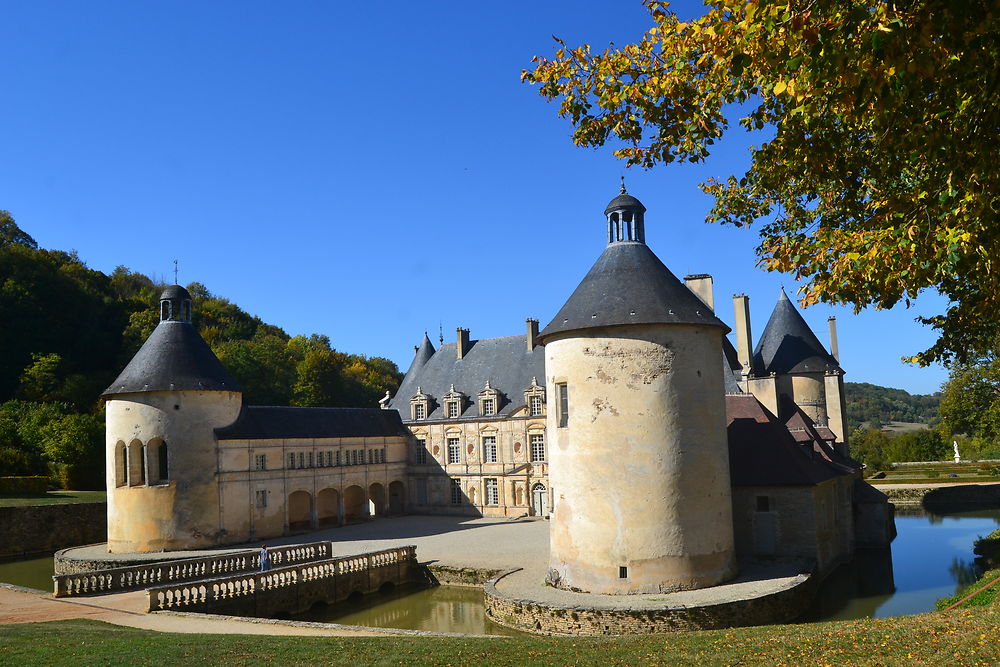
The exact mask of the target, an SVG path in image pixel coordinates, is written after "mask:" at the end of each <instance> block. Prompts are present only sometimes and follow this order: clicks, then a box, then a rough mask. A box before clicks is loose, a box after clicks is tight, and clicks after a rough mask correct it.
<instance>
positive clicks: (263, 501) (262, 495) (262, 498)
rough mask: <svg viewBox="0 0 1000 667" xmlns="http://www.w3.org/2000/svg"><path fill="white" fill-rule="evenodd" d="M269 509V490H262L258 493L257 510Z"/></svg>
mask: <svg viewBox="0 0 1000 667" xmlns="http://www.w3.org/2000/svg"><path fill="white" fill-rule="evenodd" d="M265 507H267V490H266V489H261V490H260V491H258V492H257V509H259V510H262V509H264V508H265Z"/></svg>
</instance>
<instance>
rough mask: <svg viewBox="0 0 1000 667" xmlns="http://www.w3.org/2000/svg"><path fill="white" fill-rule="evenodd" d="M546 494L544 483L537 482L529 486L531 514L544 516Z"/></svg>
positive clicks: (546, 512)
mask: <svg viewBox="0 0 1000 667" xmlns="http://www.w3.org/2000/svg"><path fill="white" fill-rule="evenodd" d="M548 505H549V504H548V496H547V491H546V489H545V485H544V484H542V483H541V482H537V483H536V484H534V485H533V486H532V487H531V514H532V516H545V515H547V514H548V513H549V511H548Z"/></svg>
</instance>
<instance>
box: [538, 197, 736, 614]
mask: <svg viewBox="0 0 1000 667" xmlns="http://www.w3.org/2000/svg"><path fill="white" fill-rule="evenodd" d="M645 211H646V208H645V206H643V205H642V203H641V202H639V200H638V199H636V198H635V197H632V196H631V195H629V194H628V193H627V192H625V190H624V186H623V187H622V192H621V194H620V195H619V196H617V197H615V199H613V200H612V201H611V203H610V204H608V207H607V209H606V211H605V213H606V216H607V220H608V237H607V239H608V245H607V247H606V248H605V250H604V252H603V253H602V254H601V256H600V257H599V258H598V259H597V262H596V263H595V264H594V266H593V267H592V268H591V269H590V271H589V272H588V273H587V275H586V277H584V279H583V281H582V282H581V283H580V285H579V286H578V287H577V288H576V290H575V291H574V292H573V294H572V295H571V296H570V298H569V300H568V301H567V302H566V304H565V305H564V306H563V307H562V309H561V310H560V311H559V312H558V314H557V315H556V316H555V318H554V319H553V320H552V321H551V322H550V323H549V324H548V326H546V327H545V329H544V330H543V331H542V332H541V334H540V335H539V343H540V344H541V345H544V346H545V373H546V394H547V396H548V397H549V398H548V400H549V404H550V406H552V407H553V408H554V409H550V410H549V411H548V415H547V421H548V423H547V433H548V437H549V440H550V442H551V443H552V446H551V447H550V454H549V458H550V482H551V486H552V489H553V493H554V494H555V500H554V509H553V512H552V514H551V528H550V533H549V534H550V559H549V570H548V581H549V583H551V584H552V585H553V586H556V587H560V588H567V589H572V590H583V591H589V592H593V593H602V594H627V593H658V592H664V591H673V590H685V589H694V588H701V587H705V586H712V585H715V584H718V583H721V582H723V581H725V580H727V579H729V578H731V577H732V576H734V575H735V573H736V560H735V553H734V546H733V523H732V498H731V489H730V482H729V463H728V448H727V441H726V420H725V403H724V393H725V389H724V386H723V375H722V373H721V372H720V371H721V368H720V360H721V359H722V358H723V350H722V339H723V336H724V335H725V333H726V332H727V331H728V328H727V327H726V326H725V324H723V323H722V322H721V321H720V320H719V319H717V318H716V317H715V315H714V314H713V313H712V311H711V309H710V308H709V307H708V306H707V305H706V304H705V303H703V302H702V300H700V299H699V298H698V297H697V296H695V295H694V294H693V293H692V292H691V291H690V290H689V289H688V288H687V287H685V286H684V284H683V283H682V282H681V281H680V280H678V279H677V278H676V277H675V276H674V275H673V274H672V273H671V272H670V270H669V269H667V267H666V266H664V265H663V263H662V262H661V261H660V260H659V258H657V256H656V255H655V254H654V253H653V252H652V251H651V250H650V249H649V248H648V247H647V246H646V244H645V229H644V224H645V220H644V213H645Z"/></svg>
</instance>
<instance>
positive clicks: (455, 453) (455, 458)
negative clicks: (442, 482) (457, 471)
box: [448, 438, 462, 463]
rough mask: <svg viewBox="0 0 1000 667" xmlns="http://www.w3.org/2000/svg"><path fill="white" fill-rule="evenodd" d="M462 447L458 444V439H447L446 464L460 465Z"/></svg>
mask: <svg viewBox="0 0 1000 667" xmlns="http://www.w3.org/2000/svg"><path fill="white" fill-rule="evenodd" d="M461 461H462V446H461V445H459V444H458V438H448V463H461Z"/></svg>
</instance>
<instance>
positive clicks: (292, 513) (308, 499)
mask: <svg viewBox="0 0 1000 667" xmlns="http://www.w3.org/2000/svg"><path fill="white" fill-rule="evenodd" d="M312 514H313V497H312V495H311V494H310V493H309V492H308V491H301V490H300V491H293V492H292V493H291V494H290V495H289V496H288V527H289V528H290V529H292V530H296V529H302V528H309V527H310V526H311V525H312Z"/></svg>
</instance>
